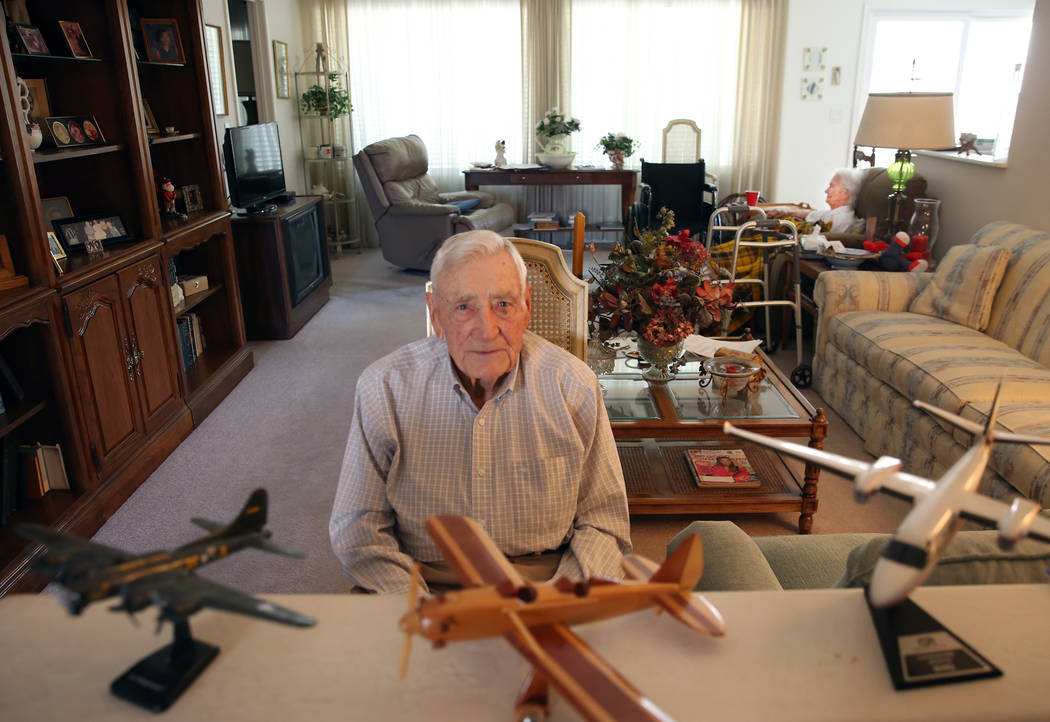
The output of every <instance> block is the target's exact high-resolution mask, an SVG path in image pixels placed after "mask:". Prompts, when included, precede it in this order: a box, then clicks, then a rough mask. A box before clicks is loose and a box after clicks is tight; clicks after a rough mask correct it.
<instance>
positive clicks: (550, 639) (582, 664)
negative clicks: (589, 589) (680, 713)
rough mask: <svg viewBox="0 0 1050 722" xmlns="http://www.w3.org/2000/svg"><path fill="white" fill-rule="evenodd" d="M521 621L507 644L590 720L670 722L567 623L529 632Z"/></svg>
mask: <svg viewBox="0 0 1050 722" xmlns="http://www.w3.org/2000/svg"><path fill="white" fill-rule="evenodd" d="M515 619H516V617H515ZM518 621H519V626H518V628H517V630H516V631H514V632H508V633H507V634H506V635H505V636H506V638H507V641H509V642H510V643H511V645H512V646H513V647H514V648H515V649H517V650H518V652H519V653H520V654H521V656H523V657H524V658H525V659H527V660H528V661H529V663H530V664H531V665H532V666H533V667H535V668H536V670H537V671H538V672H540V673H541V674H542V675H543V676H545V677H546V678H547V680H548V681H549V682H550V683H551V684H553V685H554V686H555V687H556V688H557V689H558V691H559V692H561V694H562V695H563V696H564V697H565V699H566V700H568V701H569V703H571V704H572V706H573V707H575V708H576V710H577V711H578V712H579V713H580V714H581V715H583V717H585V718H586V719H592V720H616V721H617V722H630V721H634V720H647V721H649V722H652V721H653V720H670V719H671V718H670V717H668V716H667V715H666V714H664V713H663V712H662V711H661V710H660V708H659V707H657V706H656V705H655V704H653V702H652V701H650V700H649V699H648V698H646V697H645V695H643V694H642V693H641V692H640V691H639V690H638V689H637V688H636V687H634V685H632V684H631V683H630V682H628V681H627V680H626V679H625V678H624V676H623V675H621V674H620V673H619V672H617V671H616V669H615V668H614V667H612V665H610V664H609V663H608V662H606V661H605V660H604V659H602V658H601V657H600V656H599V655H598V654H597V653H596V652H595V651H594V650H593V649H591V648H590V647H589V646H588V645H587V644H586V642H584V641H583V640H582V639H580V638H579V637H577V636H576V635H575V634H573V633H572V632H571V631H570V630H569V629H568V627H566V626H565V625H563V624H551V625H546V626H541V627H533V628H532V629H528V628H526V627H525V626H524V624H523V623H521V622H520V620H518Z"/></svg>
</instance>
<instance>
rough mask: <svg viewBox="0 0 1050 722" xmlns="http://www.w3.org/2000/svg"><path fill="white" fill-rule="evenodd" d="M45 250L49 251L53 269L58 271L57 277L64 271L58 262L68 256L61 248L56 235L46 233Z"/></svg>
mask: <svg viewBox="0 0 1050 722" xmlns="http://www.w3.org/2000/svg"><path fill="white" fill-rule="evenodd" d="M47 248H48V250H49V251H51V260H52V261H54V262H55V268H57V269H58V273H59V275H62V273H64V270H63V268H62V264H61V263H59V261H62V260H65V259H66V258H67V257H68V256H66V249H64V248H63V247H62V243H61V242H59V240H58V234H57V233H55V232H54V231H48V232H47Z"/></svg>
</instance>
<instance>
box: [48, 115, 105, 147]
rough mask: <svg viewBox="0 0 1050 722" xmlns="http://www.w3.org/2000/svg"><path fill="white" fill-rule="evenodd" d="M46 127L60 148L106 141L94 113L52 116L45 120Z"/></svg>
mask: <svg viewBox="0 0 1050 722" xmlns="http://www.w3.org/2000/svg"><path fill="white" fill-rule="evenodd" d="M44 127H45V128H47V132H48V134H49V135H50V136H51V140H52V141H54V143H55V145H56V146H58V147H59V148H66V147H70V146H78V145H102V144H103V143H105V142H106V138H105V136H104V135H102V130H101V129H100V128H99V127H98V121H97V120H95V116H93V115H62V116H50V117H48V118H47V119H46V120H45V121H44Z"/></svg>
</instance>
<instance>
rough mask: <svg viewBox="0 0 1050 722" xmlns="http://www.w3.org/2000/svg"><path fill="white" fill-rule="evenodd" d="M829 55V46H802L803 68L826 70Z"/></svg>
mask: <svg viewBox="0 0 1050 722" xmlns="http://www.w3.org/2000/svg"><path fill="white" fill-rule="evenodd" d="M827 56H828V49H827V48H802V69H803V70H808V71H814V70H824V67H825V64H826V63H827Z"/></svg>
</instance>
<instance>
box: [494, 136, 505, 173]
mask: <svg viewBox="0 0 1050 722" xmlns="http://www.w3.org/2000/svg"><path fill="white" fill-rule="evenodd" d="M506 150H507V141H505V140H497V141H496V160H494V161H492V165H494V166H496V167H497V168H506V167H507V157H506V156H505V155H503V153H504V152H506Z"/></svg>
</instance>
